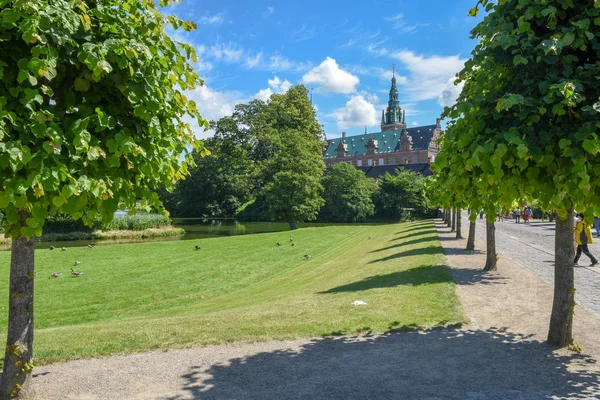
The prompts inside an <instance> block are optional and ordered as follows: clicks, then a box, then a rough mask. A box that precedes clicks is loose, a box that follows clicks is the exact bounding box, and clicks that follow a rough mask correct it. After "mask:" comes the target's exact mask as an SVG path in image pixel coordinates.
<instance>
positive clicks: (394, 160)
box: [390, 157, 396, 165]
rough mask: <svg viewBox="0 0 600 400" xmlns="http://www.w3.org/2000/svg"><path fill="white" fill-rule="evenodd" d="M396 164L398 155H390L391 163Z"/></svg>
mask: <svg viewBox="0 0 600 400" xmlns="http://www.w3.org/2000/svg"><path fill="white" fill-rule="evenodd" d="M395 164H396V157H390V165H395Z"/></svg>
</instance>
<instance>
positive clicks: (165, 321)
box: [0, 221, 464, 363]
mask: <svg viewBox="0 0 600 400" xmlns="http://www.w3.org/2000/svg"><path fill="white" fill-rule="evenodd" d="M292 235H293V237H294V240H295V243H296V246H291V245H290V241H289V232H280V233H268V234H260V235H246V236H235V237H225V238H210V239H202V240H198V241H180V242H159V243H156V242H154V243H143V244H126V245H112V246H97V247H96V248H94V249H90V248H87V247H86V248H71V249H69V250H68V251H60V250H59V249H56V250H46V249H45V250H39V251H36V270H37V273H36V299H35V326H36V333H35V356H36V358H38V362H39V363H50V362H56V361H60V360H68V359H75V358H83V357H92V356H102V355H110V354H117V353H129V352H138V351H147V350H152V349H166V348H173V347H184V346H191V345H199V344H215V343H227V342H234V341H245V342H248V341H262V340H271V339H289V338H297V337H312V336H326V335H334V334H355V333H366V332H373V333H377V332H387V331H390V330H392V329H402V328H415V327H424V328H427V327H433V326H438V325H448V324H453V323H457V322H461V321H463V319H464V316H463V314H462V310H461V307H460V304H459V302H458V300H457V297H456V295H455V292H454V284H453V283H452V278H451V274H450V270H449V269H448V268H447V267H446V266H444V261H443V256H442V250H441V246H440V243H439V241H438V239H437V233H436V232H435V229H434V227H433V224H432V223H431V222H430V221H427V222H419V223H403V224H390V225H355V226H332V227H323V228H305V229H301V230H298V231H295V232H293V233H292ZM369 236H371V237H372V238H371V239H368V237H369ZM276 242H281V244H282V246H280V247H278V246H276ZM196 244H200V246H201V247H202V249H201V250H200V251H195V250H194V246H195V245H196ZM305 254H310V255H311V256H312V258H311V259H309V260H306V259H304V255H305ZM9 258H10V253H9V252H2V253H0V263H2V265H4V266H5V268H3V269H2V270H1V271H0V282H1V283H2V284H1V285H0V299H1V300H2V303H1V304H2V306H3V307H2V310H0V318H1V319H0V326H1V327H2V331H1V332H0V341H4V340H5V334H6V310H7V306H6V304H7V303H6V302H7V299H8V286H7V284H8V265H9ZM75 260H80V261H81V265H79V266H78V267H76V269H79V270H81V271H83V272H84V275H82V276H80V277H71V276H70V268H71V266H72V265H73V263H74V262H75ZM55 271H60V272H62V273H63V276H62V277H60V278H56V279H54V278H53V279H49V278H48V276H49V275H50V274H51V273H53V272H55ZM354 300H363V301H366V302H367V303H368V305H367V306H362V307H355V306H353V305H351V303H352V302H353V301H354Z"/></svg>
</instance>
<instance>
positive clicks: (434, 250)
mask: <svg viewBox="0 0 600 400" xmlns="http://www.w3.org/2000/svg"><path fill="white" fill-rule="evenodd" d="M432 254H443V250H442V247H441V246H439V245H438V246H430V247H419V248H416V249H411V250H406V251H401V252H399V253H396V254H392V255H389V256H387V257H383V258H378V259H376V260H373V261H369V264H374V263H378V262H385V261H389V260H394V259H396V258H402V257H410V256H423V255H432Z"/></svg>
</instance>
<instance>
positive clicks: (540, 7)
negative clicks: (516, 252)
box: [432, 0, 600, 346]
mask: <svg viewBox="0 0 600 400" xmlns="http://www.w3.org/2000/svg"><path fill="white" fill-rule="evenodd" d="M479 12H483V13H484V14H485V15H484V17H483V20H482V21H481V22H480V23H479V24H478V25H477V26H476V27H475V28H474V29H473V30H472V32H471V33H472V37H473V38H475V39H477V40H478V44H477V46H476V47H475V49H474V50H473V52H472V56H471V58H470V59H469V60H468V61H467V62H466V63H465V67H464V69H463V70H462V71H461V72H460V73H459V74H458V78H457V82H456V83H457V84H461V85H463V89H462V92H461V94H460V96H459V98H458V100H457V103H456V104H455V105H454V106H453V107H451V108H447V109H446V110H445V111H444V116H445V118H447V119H448V123H447V130H446V132H445V133H444V134H443V135H442V137H441V140H440V147H441V151H440V153H439V154H438V156H437V157H436V160H435V162H434V163H433V165H432V169H433V170H434V173H435V177H436V183H435V186H434V188H432V190H433V193H434V194H435V196H436V198H437V199H438V201H439V204H440V205H442V206H444V207H447V208H449V209H453V208H458V209H472V210H481V209H483V210H484V211H485V213H486V215H487V216H488V220H487V229H486V230H487V239H486V241H487V245H488V260H487V263H486V266H485V267H486V269H494V268H495V267H496V265H495V254H496V251H495V248H494V244H495V241H494V228H495V227H494V219H495V215H496V211H497V210H498V209H504V210H509V209H512V208H513V207H514V204H515V203H517V204H520V203H521V202H522V201H524V200H537V201H538V204H539V205H540V206H541V208H542V209H543V210H544V211H555V212H556V213H557V215H558V218H557V220H556V234H555V252H554V300H553V305H552V313H551V316H550V324H549V330H548V342H549V343H551V344H554V345H558V346H566V345H570V344H572V343H573V336H572V326H573V310H574V304H575V301H574V295H575V286H574V264H573V259H574V246H573V228H574V222H573V216H574V215H573V214H574V211H573V210H574V209H577V210H578V211H582V212H585V213H587V214H588V215H589V217H588V218H589V219H591V217H592V215H594V214H595V215H600V203H599V202H598V199H599V198H600V158H599V157H598V152H599V151H600V140H599V138H598V135H597V134H596V132H597V130H598V128H600V119H599V118H598V112H600V101H599V100H600V80H598V79H597V75H598V69H599V68H600V64H599V61H598V60H600V57H599V56H600V41H599V39H600V2H599V1H589V2H572V1H550V2H539V1H534V0H505V1H499V2H493V1H490V0H480V1H479V2H478V3H477V5H476V7H475V8H473V9H472V10H471V11H470V12H469V15H471V16H477V15H478V13H479ZM472 218H475V215H473V216H472ZM588 218H586V219H588Z"/></svg>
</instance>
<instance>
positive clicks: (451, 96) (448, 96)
mask: <svg viewBox="0 0 600 400" xmlns="http://www.w3.org/2000/svg"><path fill="white" fill-rule="evenodd" d="M455 80H456V78H454V77H452V78H450V79H448V82H447V83H446V89H444V91H443V92H442V94H441V95H440V96H439V97H438V103H439V104H440V105H441V106H444V107H452V106H453V105H454V103H456V100H457V99H458V96H459V95H460V92H461V91H462V89H463V86H464V82H461V83H460V84H459V85H455V84H454V81H455Z"/></svg>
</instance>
